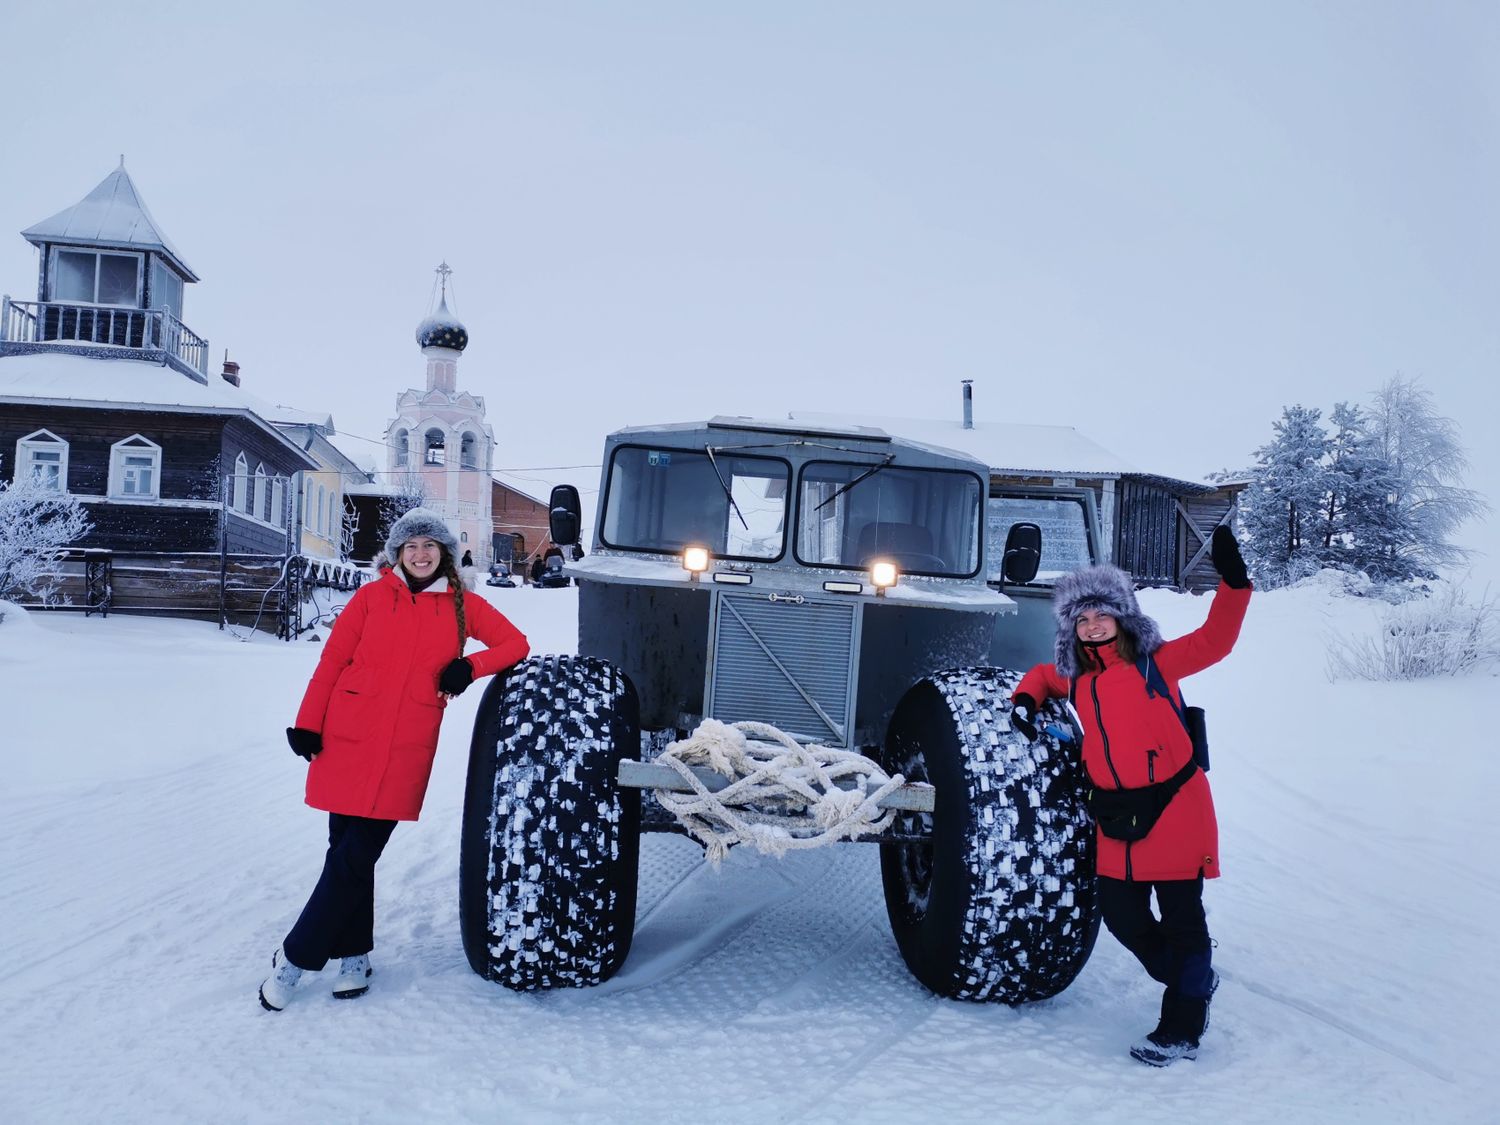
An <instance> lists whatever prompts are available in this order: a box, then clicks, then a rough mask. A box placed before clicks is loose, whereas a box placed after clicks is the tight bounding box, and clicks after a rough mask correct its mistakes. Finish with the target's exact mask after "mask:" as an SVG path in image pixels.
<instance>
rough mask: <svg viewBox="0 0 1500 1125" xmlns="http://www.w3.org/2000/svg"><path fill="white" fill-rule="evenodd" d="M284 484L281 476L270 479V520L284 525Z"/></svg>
mask: <svg viewBox="0 0 1500 1125" xmlns="http://www.w3.org/2000/svg"><path fill="white" fill-rule="evenodd" d="M285 509H286V485H285V483H284V482H283V480H282V478H281V477H279V476H278V477H273V478H272V479H271V522H272V523H274V524H275V525H276V526H277V527H280V528H285V527H286V511H285Z"/></svg>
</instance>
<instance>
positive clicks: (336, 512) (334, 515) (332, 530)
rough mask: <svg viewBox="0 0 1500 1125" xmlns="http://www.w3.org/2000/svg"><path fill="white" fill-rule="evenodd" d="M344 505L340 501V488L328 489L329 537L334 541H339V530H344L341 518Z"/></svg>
mask: <svg viewBox="0 0 1500 1125" xmlns="http://www.w3.org/2000/svg"><path fill="white" fill-rule="evenodd" d="M342 510H343V505H341V504H340V503H339V493H338V489H336V488H330V489H329V490H328V538H329V539H330V540H331V541H333V542H334V543H337V542H338V538H339V532H340V531H342V530H343V521H342V520H341V519H340V518H339V516H340V513H341V512H342Z"/></svg>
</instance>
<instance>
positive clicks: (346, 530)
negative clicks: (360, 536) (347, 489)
mask: <svg viewBox="0 0 1500 1125" xmlns="http://www.w3.org/2000/svg"><path fill="white" fill-rule="evenodd" d="M357 531H359V509H358V508H356V507H355V506H354V503H353V502H352V501H351V500H350V499H349V498H348V497H347V496H346V497H344V518H343V520H342V521H341V522H340V523H339V562H348V561H349V556H350V555H352V554H353V553H354V535H355V533H356V532H357Z"/></svg>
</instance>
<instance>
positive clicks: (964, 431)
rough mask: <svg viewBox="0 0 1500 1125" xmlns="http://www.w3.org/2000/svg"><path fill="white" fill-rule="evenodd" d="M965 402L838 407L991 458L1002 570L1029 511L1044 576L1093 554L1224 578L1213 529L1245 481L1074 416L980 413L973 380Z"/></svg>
mask: <svg viewBox="0 0 1500 1125" xmlns="http://www.w3.org/2000/svg"><path fill="white" fill-rule="evenodd" d="M963 406H964V409H963V413H962V414H961V416H960V417H958V418H955V419H952V420H949V421H933V420H924V419H907V418H889V417H885V418H877V417H870V416H859V417H845V416H842V415H840V416H839V417H840V419H841V420H843V421H852V422H856V423H861V424H865V425H872V426H878V427H880V428H881V429H884V430H887V431H888V432H890V433H899V434H900V435H902V436H903V437H907V438H912V439H914V440H916V441H923V442H927V443H929V444H931V445H938V446H942V447H944V448H947V449H956V450H959V451H960V452H963V453H968V454H970V455H971V456H973V457H977V458H979V459H980V460H982V461H984V462H985V463H986V464H987V465H989V467H990V495H989V501H988V518H987V521H986V522H987V524H988V526H989V532H990V545H989V550H988V552H987V554H988V555H989V557H990V559H991V560H992V563H993V565H994V568H995V569H996V570H997V571H998V566H999V561H998V560H999V556H1000V551H999V545H1000V544H1002V543H1003V542H1004V537H1005V533H1006V531H1007V530H1008V529H1009V527H1010V524H1011V523H1012V522H1013V521H1014V520H1015V519H1028V520H1032V521H1034V522H1038V523H1040V524H1041V526H1042V532H1043V534H1042V540H1043V543H1042V571H1041V573H1040V575H1039V576H1038V577H1039V581H1040V582H1041V583H1042V584H1043V585H1045V584H1047V581H1048V575H1055V574H1061V573H1063V572H1065V571H1068V570H1072V569H1074V568H1075V567H1078V566H1082V565H1085V564H1086V563H1087V562H1088V560H1089V559H1090V558H1100V559H1104V560H1106V561H1109V562H1112V563H1114V564H1115V565H1116V566H1119V567H1120V568H1121V569H1123V570H1125V571H1127V572H1129V573H1130V574H1131V576H1132V577H1134V578H1135V579H1136V581H1137V582H1138V583H1139V584H1140V585H1142V586H1168V587H1172V588H1175V589H1181V590H1205V589H1212V588H1213V587H1214V586H1215V585H1217V584H1218V577H1217V575H1215V573H1214V571H1213V567H1212V566H1211V565H1210V564H1209V561H1208V539H1209V536H1211V535H1212V534H1213V529H1214V528H1215V527H1216V526H1218V525H1219V524H1220V523H1227V522H1228V521H1229V520H1230V519H1231V518H1232V517H1233V514H1234V510H1235V506H1236V503H1237V500H1238V496H1239V492H1240V491H1241V490H1242V489H1243V487H1244V485H1243V484H1231V485H1223V486H1219V485H1211V484H1204V483H1199V482H1196V481H1187V480H1178V479H1175V478H1173V477H1169V476H1163V475H1161V474H1158V473H1152V472H1149V471H1145V470H1142V469H1140V468H1137V467H1136V466H1134V465H1131V464H1130V463H1129V462H1127V461H1126V460H1125V459H1124V458H1122V457H1120V456H1118V455H1117V454H1115V453H1113V452H1111V451H1110V450H1108V449H1105V448H1104V447H1103V446H1101V445H1099V444H1098V443H1097V442H1095V441H1093V440H1092V439H1091V438H1089V437H1087V436H1085V435H1084V434H1082V433H1080V432H1079V431H1078V430H1076V429H1075V428H1073V427H1072V426H1036V425H1025V424H1021V423H1014V422H976V421H974V419H973V411H972V400H971V398H970V397H969V386H968V385H967V381H966V382H965V386H964V398H963ZM791 416H792V417H793V418H800V419H804V420H808V421H815V420H818V419H824V420H827V419H830V418H832V417H833V416H832V415H827V414H812V413H803V412H797V413H794V414H792V415H791ZM1038 486H1046V488H1047V489H1048V493H1049V498H1048V499H1046V500H1045V501H1043V500H1039V499H1038V497H1037V496H1036V495H1035V492H1034V490H1035V489H1036V488H1037V487H1038ZM1058 489H1062V490H1064V491H1063V494H1062V495H1061V496H1058V494H1057V490H1058ZM1096 540H1097V541H1096ZM1091 548H1092V549H1091ZM995 577H996V578H998V573H997V574H996V575H995Z"/></svg>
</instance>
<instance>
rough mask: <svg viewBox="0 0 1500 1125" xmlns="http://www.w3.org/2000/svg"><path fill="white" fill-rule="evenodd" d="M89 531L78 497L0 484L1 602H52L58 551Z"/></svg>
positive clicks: (24, 483)
mask: <svg viewBox="0 0 1500 1125" xmlns="http://www.w3.org/2000/svg"><path fill="white" fill-rule="evenodd" d="M91 526H92V525H91V524H90V522H89V518H88V516H87V515H86V514H85V513H84V510H83V505H82V504H80V503H79V502H78V498H77V497H76V496H70V495H68V494H67V493H65V492H58V491H56V490H55V489H51V488H42V487H39V486H38V485H37V484H36V483H35V482H34V481H31V480H25V479H23V480H16V481H10V482H9V483H7V482H5V481H0V598H16V597H19V596H21V595H30V596H31V597H35V598H40V599H41V600H42V601H43V602H48V601H51V600H52V598H53V597H54V596H55V595H56V590H57V584H56V582H55V581H54V579H55V578H56V577H57V575H58V572H59V563H60V560H61V557H62V549H63V548H64V547H66V546H67V545H68V544H69V543H72V542H74V541H75V540H77V539H79V538H80V537H81V536H83V535H86V534H87V533H88V531H89V528H90V527H91Z"/></svg>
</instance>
